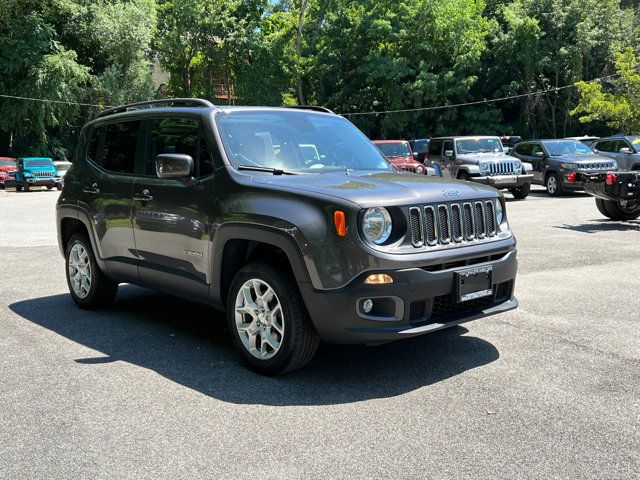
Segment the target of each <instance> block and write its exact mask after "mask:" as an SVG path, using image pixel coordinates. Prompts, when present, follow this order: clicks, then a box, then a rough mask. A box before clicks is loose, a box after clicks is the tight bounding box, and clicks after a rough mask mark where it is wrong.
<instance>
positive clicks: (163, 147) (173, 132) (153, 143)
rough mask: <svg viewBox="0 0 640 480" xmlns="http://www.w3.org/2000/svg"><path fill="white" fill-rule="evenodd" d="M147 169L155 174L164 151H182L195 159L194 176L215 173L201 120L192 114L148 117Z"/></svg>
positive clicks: (150, 173) (149, 172)
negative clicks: (178, 116) (157, 159)
mask: <svg viewBox="0 0 640 480" xmlns="http://www.w3.org/2000/svg"><path fill="white" fill-rule="evenodd" d="M149 141H150V145H149V162H148V163H147V173H148V174H149V175H155V174H156V166H155V159H156V157H157V156H158V155H160V154H163V153H181V154H184V155H189V156H190V157H191V158H192V159H193V163H194V169H195V171H194V172H193V174H194V176H196V177H204V176H207V175H210V174H211V173H213V160H212V158H211V154H210V152H209V150H208V148H207V143H206V141H205V139H204V138H203V135H202V129H201V128H200V122H199V121H198V120H195V119H192V118H163V119H158V120H151V121H149Z"/></svg>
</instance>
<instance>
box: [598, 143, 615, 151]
mask: <svg viewBox="0 0 640 480" xmlns="http://www.w3.org/2000/svg"><path fill="white" fill-rule="evenodd" d="M595 149H596V150H600V151H601V152H615V151H616V150H615V149H616V142H615V141H612V140H605V141H604V142H598V143H596V145H595Z"/></svg>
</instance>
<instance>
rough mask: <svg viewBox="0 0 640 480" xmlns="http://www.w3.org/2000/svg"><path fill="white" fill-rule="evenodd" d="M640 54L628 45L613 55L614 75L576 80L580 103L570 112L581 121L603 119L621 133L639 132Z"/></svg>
mask: <svg viewBox="0 0 640 480" xmlns="http://www.w3.org/2000/svg"><path fill="white" fill-rule="evenodd" d="M639 67H640V54H637V53H635V52H634V51H633V50H632V49H631V48H627V49H626V50H625V51H624V52H621V53H618V54H616V59H615V70H616V74H617V76H616V77H614V79H613V80H611V81H608V82H606V83H604V84H603V83H601V82H578V84H577V87H578V92H579V94H580V102H579V103H578V106H577V107H576V108H574V109H573V110H572V111H571V114H572V115H577V116H578V118H579V120H580V121H581V122H582V123H591V122H594V121H601V122H605V123H606V124H607V125H608V126H609V127H611V128H613V129H615V130H617V131H622V132H627V133H632V132H633V133H636V132H640V110H638V105H640V71H639V70H638V69H639Z"/></svg>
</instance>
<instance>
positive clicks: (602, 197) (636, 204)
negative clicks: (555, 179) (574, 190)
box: [578, 171, 640, 221]
mask: <svg viewBox="0 0 640 480" xmlns="http://www.w3.org/2000/svg"><path fill="white" fill-rule="evenodd" d="M578 175H580V176H581V178H580V180H581V181H582V182H584V190H585V192H587V193H588V194H590V195H593V196H594V197H596V206H597V207H598V210H600V213H602V214H603V215H604V216H605V217H609V218H610V219H612V220H623V221H626V220H635V219H636V218H638V217H640V171H632V172H606V173H581V174H578Z"/></svg>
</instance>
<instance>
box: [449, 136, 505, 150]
mask: <svg viewBox="0 0 640 480" xmlns="http://www.w3.org/2000/svg"><path fill="white" fill-rule="evenodd" d="M456 151H457V152H458V153H489V152H491V153H494V152H500V153H502V152H504V149H503V148H502V143H501V142H500V139H499V138H498V137H489V138H464V139H461V140H456Z"/></svg>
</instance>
